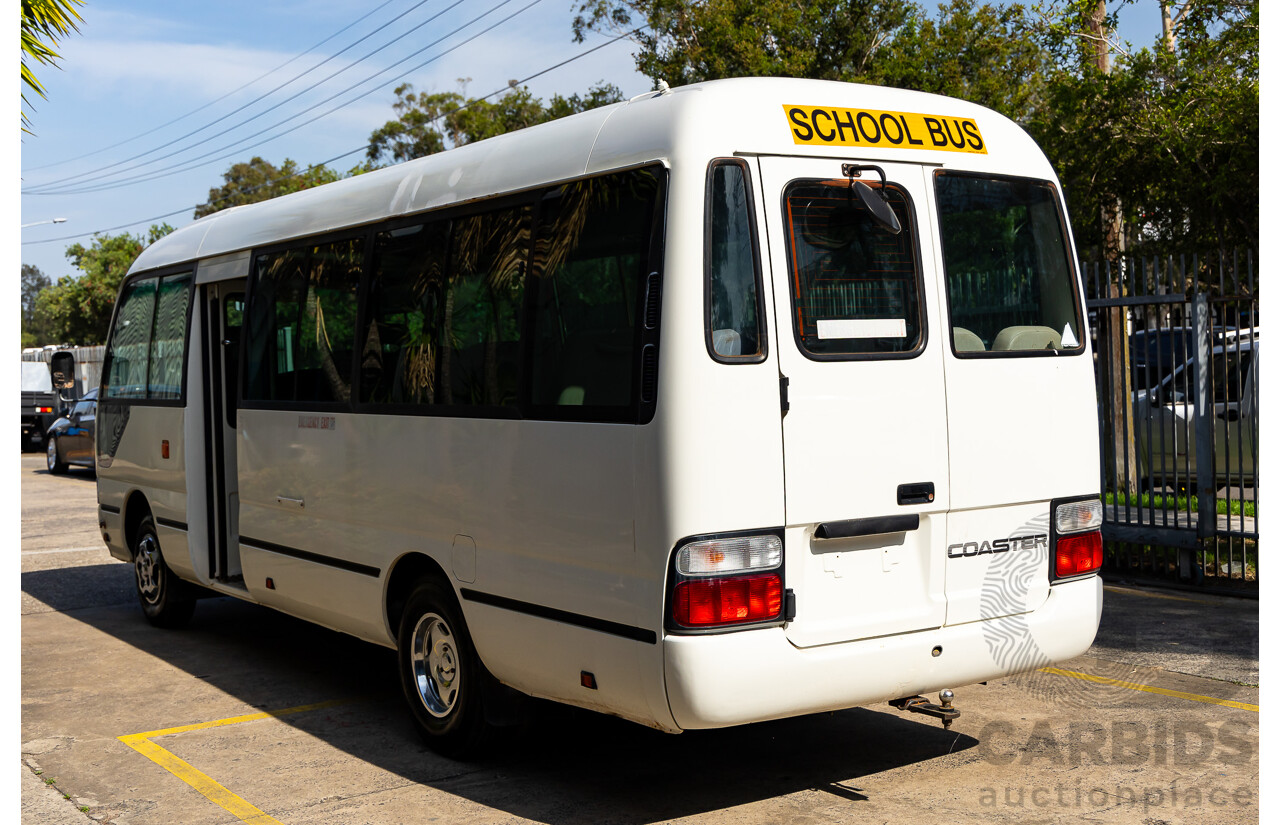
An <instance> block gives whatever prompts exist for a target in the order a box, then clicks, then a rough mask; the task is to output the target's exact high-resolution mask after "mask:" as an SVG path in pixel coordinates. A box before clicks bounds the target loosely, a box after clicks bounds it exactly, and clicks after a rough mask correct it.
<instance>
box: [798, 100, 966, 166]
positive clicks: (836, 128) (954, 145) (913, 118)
mask: <svg viewBox="0 0 1280 825" xmlns="http://www.w3.org/2000/svg"><path fill="white" fill-rule="evenodd" d="M782 109H783V111H784V112H786V115H787V124H788V126H789V127H790V128H791V139H792V140H793V141H795V142H796V143H797V144H800V145H802V146H864V147H876V148H885V149H934V150H937V151H941V152H968V153H970V154H976V155H985V154H986V153H987V143H986V141H985V140H983V138H982V132H981V131H979V130H978V122H977V121H976V120H973V119H972V118H967V117H943V116H942V115H925V114H919V113H916V112H877V111H872V110H869V109H841V108H837V107H834V106H792V105H786V104H784V105H783V107H782Z"/></svg>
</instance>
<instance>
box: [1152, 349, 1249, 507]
mask: <svg viewBox="0 0 1280 825" xmlns="http://www.w3.org/2000/svg"><path fill="white" fill-rule="evenodd" d="M1210 360H1211V362H1212V367H1211V369H1212V373H1211V376H1212V379H1211V391H1212V395H1213V398H1212V403H1213V412H1212V414H1213V438H1214V482H1215V483H1216V484H1232V485H1237V486H1252V485H1253V484H1254V468H1255V466H1256V464H1257V461H1256V459H1257V450H1258V447H1257V443H1258V440H1257V437H1258V404H1257V399H1258V393H1257V380H1258V378H1257V375H1258V335H1257V331H1256V330H1245V331H1241V333H1239V334H1234V333H1228V334H1227V336H1226V338H1225V340H1224V343H1222V344H1220V345H1218V346H1215V347H1213V349H1212V350H1211V351H1210ZM1194 376H1195V371H1194V364H1193V363H1192V362H1190V361H1188V362H1186V363H1183V364H1179V365H1178V366H1177V368H1176V369H1174V370H1173V371H1172V372H1171V373H1170V374H1169V375H1167V376H1165V378H1164V379H1163V380H1162V381H1160V382H1159V383H1158V384H1156V385H1155V386H1154V387H1152V388H1151V389H1149V390H1139V391H1138V392H1137V393H1135V394H1134V404H1133V417H1134V439H1135V441H1136V442H1137V448H1138V449H1137V452H1138V456H1139V467H1140V470H1141V471H1142V474H1143V476H1144V477H1145V478H1148V479H1150V480H1151V482H1152V483H1153V484H1155V485H1156V486H1172V487H1175V488H1178V489H1183V488H1186V489H1190V488H1192V487H1194V486H1195V483H1196V466H1197V465H1196V430H1195V420H1196V406H1195V383H1194V381H1195V377H1194Z"/></svg>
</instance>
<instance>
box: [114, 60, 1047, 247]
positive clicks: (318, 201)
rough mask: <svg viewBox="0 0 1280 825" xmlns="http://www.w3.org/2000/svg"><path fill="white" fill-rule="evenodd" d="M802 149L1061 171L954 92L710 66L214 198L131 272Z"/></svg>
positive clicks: (1026, 172)
mask: <svg viewBox="0 0 1280 825" xmlns="http://www.w3.org/2000/svg"><path fill="white" fill-rule="evenodd" d="M734 154H738V155H799V156H810V157H832V158H839V159H843V160H853V159H856V160H866V161H873V162H875V161H879V162H883V163H893V162H907V163H923V164H927V165H931V166H936V167H945V168H955V169H966V170H972V171H976V172H990V173H997V172H998V173H1000V174H1004V175H1019V176H1026V177H1035V178H1041V179H1047V180H1053V181H1055V182H1056V177H1055V176H1054V174H1053V170H1052V168H1051V167H1050V165H1049V163H1048V161H1047V160H1046V159H1045V157H1044V155H1043V153H1042V152H1041V151H1040V150H1039V148H1038V147H1037V146H1036V145H1035V143H1034V142H1033V141H1032V140H1031V138H1030V137H1029V136H1028V135H1027V134H1026V132H1025V131H1024V130H1023V129H1022V128H1021V127H1020V126H1018V125H1017V124H1016V123H1014V122H1013V121H1011V120H1009V119H1008V118H1006V117H1004V116H1003V115H1001V114H999V113H997V112H994V111H992V110H990V109H986V108H984V107H981V106H978V105H975V104H973V103H968V102H966V101H963V100H958V99H955V98H949V97H942V96H940V95H932V94H926V93H924V92H912V91H903V90H900V89H891V88H887V87H883V86H864V85H858V84H852V83H838V82H833V81H824V80H802V79H795V78H737V79H731V80H715V81H709V82H707V83H698V84H694V85H690V86H682V87H677V88H674V89H670V90H664V91H661V92H651V93H647V94H643V95H639V96H637V97H634V98H632V99H631V100H629V101H626V102H623V103H617V104H613V105H611V106H605V107H602V108H599V109H593V110H591V111H588V112H583V113H581V114H577V115H572V116H570V117H566V118H562V119H560V120H556V121H552V122H550V123H544V124H541V125H538V126H533V127H530V128H528V129H522V130H520V131H517V132H509V133H507V134H505V135H499V136H497V137H493V138H489V139H488V140H483V141H479V142H477V143H471V144H467V145H465V146H460V147H457V148H454V149H450V150H448V151H446V152H441V153H438V154H434V155H429V156H427V157H424V158H418V159H416V160H411V161H407V162H405V163H401V164H398V165H396V166H391V167H388V168H385V169H379V170H377V171H374V172H370V173H367V174H363V175H357V176H355V177H352V178H346V179H344V180H340V181H337V182H334V183H330V184H327V185H325V186H320V187H316V188H314V189H308V190H304V191H302V192H296V193H293V194H290V195H285V196H282V197H279V198H273V199H271V200H268V201H263V202H261V203H256V204H250V205H247V206H237V207H233V208H230V209H225V210H222V211H220V212H215V213H214V214H212V215H209V216H207V217H205V218H201V219H200V220H197V221H194V222H193V223H191V224H188V225H187V226H184V227H182V228H181V229H178V230H176V231H175V232H173V233H171V234H170V235H168V236H166V237H164V238H162V239H160V240H159V241H157V242H156V243H154V244H152V245H151V246H149V247H147V248H146V249H145V250H143V252H142V254H141V255H139V256H138V259H137V260H136V261H135V262H134V265H133V267H132V268H131V270H130V271H131V272H134V271H142V270H146V269H155V268H158V267H165V266H170V265H176V264H180V263H184V262H188V261H193V260H196V259H200V258H209V257H215V256H220V255H227V254H231V253H235V252H240V251H243V250H247V249H252V248H254V247H258V246H264V245H267V244H274V243H279V242H281V241H287V240H290V239H296V238H303V237H307V236H311V235H319V234H322V233H326V232H332V231H336V230H339V229H343V228H349V227H356V226H360V225H363V224H368V223H374V222H377V221H381V220H385V219H387V218H392V217H397V216H402V215H409V214H413V213H416V212H423V211H426V210H430V209H437V208H440V207H444V206H448V205H451V204H458V203H465V202H467V201H472V200H476V199H479V198H485V197H491V196H494V195H498V194H502V193H509V192H519V191H522V190H526V189H530V188H534V187H537V186H543V185H547V184H550V183H555V182H558V181H563V180H569V179H573V178H576V177H581V176H584V175H590V174H594V173H598V172H605V171H608V170H610V169H618V168H624V167H628V166H636V165H639V164H643V163H646V162H653V161H660V162H663V163H667V164H668V165H670V166H672V167H673V168H674V167H676V166H677V165H680V164H682V163H684V164H694V165H696V166H697V167H699V168H701V167H703V166H705V165H706V163H707V161H708V160H710V159H711V158H713V157H724V156H729V155H734Z"/></svg>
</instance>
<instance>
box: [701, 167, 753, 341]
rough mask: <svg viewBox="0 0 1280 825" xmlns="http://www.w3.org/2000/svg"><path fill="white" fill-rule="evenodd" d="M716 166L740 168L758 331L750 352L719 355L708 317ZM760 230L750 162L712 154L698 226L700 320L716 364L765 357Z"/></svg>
mask: <svg viewBox="0 0 1280 825" xmlns="http://www.w3.org/2000/svg"><path fill="white" fill-rule="evenodd" d="M720 166H737V167H739V168H741V169H742V179H743V183H744V186H745V188H746V192H747V224H748V228H749V232H750V234H751V251H752V256H751V257H752V265H753V268H754V277H755V282H756V325H757V327H758V328H759V333H760V351H759V352H756V353H752V354H751V355H721V354H720V353H718V352H716V349H715V341H714V340H713V338H714V334H713V333H714V330H713V329H712V321H711V300H712V288H711V274H712V273H711V263H712V261H711V224H712V220H711V219H712V203H711V189H712V186H713V180H714V176H715V170H716V168H717V167H720ZM760 253H761V250H760V233H759V230H758V228H757V221H756V199H755V189H754V188H753V185H752V182H751V164H749V163H747V162H746V160H745V159H743V158H739V157H722V158H712V160H711V162H710V163H708V164H707V173H706V186H705V189H704V192H703V227H702V269H703V279H702V284H703V295H702V324H703V333H704V337H705V339H706V345H707V354H708V355H710V356H711V359H712V360H713V361H715V362H717V363H720V364H759V363H762V362H764V361H767V360H768V359H769V323H768V317H767V316H766V314H765V312H766V310H765V305H764V269H763V265H762V263H761V260H760Z"/></svg>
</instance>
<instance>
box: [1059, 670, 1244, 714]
mask: <svg viewBox="0 0 1280 825" xmlns="http://www.w3.org/2000/svg"><path fill="white" fill-rule="evenodd" d="M1040 672H1041V673H1053V674H1055V675H1057V676H1070V677H1071V678H1073V679H1084V680H1085V681H1086V682H1096V683H1098V684H1100V685H1115V686H1116V687H1122V688H1128V689H1129V690H1140V691H1143V692H1144V693H1158V694H1160V695H1161V696H1172V697H1174V698H1175V699H1190V700H1191V701H1193V702H1204V703H1205V704H1209V705H1222V706H1223V707H1225V708H1236V709H1237V710H1251V711H1253V712H1254V713H1257V712H1258V706H1257V705H1251V704H1249V703H1248V702H1236V701H1233V700H1231V699H1215V698H1214V697H1212V696H1201V695H1200V694H1198V693H1184V692H1182V691H1180V690H1169V689H1168V688H1160V687H1153V686H1152V685H1142V684H1138V683H1137V682H1124V681H1121V680H1120V679H1110V678H1108V677H1106V676H1094V675H1092V674H1089V673H1078V672H1076V671H1074V670H1062V669H1061V668H1056V667H1042V668H1040Z"/></svg>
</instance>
